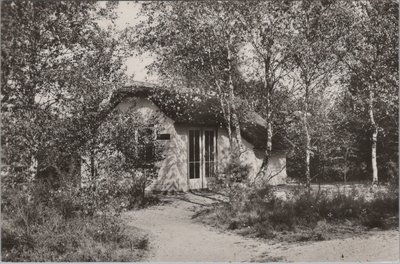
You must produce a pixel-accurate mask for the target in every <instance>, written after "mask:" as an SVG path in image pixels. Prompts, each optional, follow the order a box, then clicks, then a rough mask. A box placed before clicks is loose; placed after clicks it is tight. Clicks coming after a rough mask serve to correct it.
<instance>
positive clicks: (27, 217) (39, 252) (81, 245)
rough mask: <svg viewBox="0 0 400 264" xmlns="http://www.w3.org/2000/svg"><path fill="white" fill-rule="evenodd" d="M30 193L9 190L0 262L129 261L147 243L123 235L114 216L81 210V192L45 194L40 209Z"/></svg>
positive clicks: (105, 211) (120, 225) (112, 214)
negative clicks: (10, 191) (46, 197)
mask: <svg viewBox="0 0 400 264" xmlns="http://www.w3.org/2000/svg"><path fill="white" fill-rule="evenodd" d="M35 191H37V190H36V189H35V188H33V189H32V190H31V193H33V195H31V196H29V195H27V193H26V192H21V191H18V190H15V191H14V195H12V196H10V197H8V201H7V204H6V205H5V206H4V208H3V209H4V210H3V214H2V228H1V235H2V241H1V242H2V257H3V260H4V261H135V260H139V259H140V256H141V255H142V254H143V250H144V249H146V247H147V243H148V241H147V238H146V237H142V236H141V237H135V234H128V233H127V231H129V230H125V228H124V225H123V223H122V222H121V220H120V219H119V218H118V217H117V215H118V214H115V213H113V212H110V211H107V210H102V211H97V212H92V213H89V212H88V211H87V210H85V209H84V208H86V206H85V204H81V203H80V202H81V201H84V200H85V199H82V195H81V196H79V195H78V194H82V193H81V192H79V191H73V190H72V189H71V190H68V189H64V190H62V191H61V190H60V191H56V192H49V196H50V197H51V199H50V200H48V201H46V203H44V202H42V201H40V200H36V199H34V198H32V197H39V196H38V194H37V193H35ZM40 192H41V189H40V190H39V193H40ZM86 195H87V194H86Z"/></svg>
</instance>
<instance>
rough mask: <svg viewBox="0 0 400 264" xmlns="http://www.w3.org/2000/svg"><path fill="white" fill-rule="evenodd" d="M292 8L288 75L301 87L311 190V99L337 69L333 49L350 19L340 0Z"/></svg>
mask: <svg viewBox="0 0 400 264" xmlns="http://www.w3.org/2000/svg"><path fill="white" fill-rule="evenodd" d="M295 10H296V11H295V12H296V14H295V17H296V18H295V21H294V27H295V37H294V39H293V44H292V48H293V50H292V55H291V62H292V63H293V65H294V66H295V69H294V71H293V73H292V74H291V75H290V77H291V78H292V79H293V80H294V81H296V82H297V83H298V87H299V88H300V90H301V94H300V96H301V98H302V104H301V109H299V111H298V117H299V119H300V120H301V123H302V127H303V135H304V148H305V149H304V152H305V179H306V186H307V188H308V190H310V184H311V175H310V161H311V155H312V153H313V147H312V144H311V139H312V133H313V131H312V130H313V129H312V127H310V118H312V114H311V113H312V110H313V109H312V108H313V102H312V101H313V99H314V98H317V97H316V96H317V95H318V94H321V93H322V94H324V90H325V89H326V87H328V86H330V85H332V81H333V79H334V77H335V74H338V73H339V72H338V69H339V61H340V57H339V56H337V55H336V53H335V52H334V51H335V50H341V49H343V37H344V36H343V32H344V29H345V28H346V26H347V25H348V23H349V21H348V19H346V16H342V13H343V12H344V7H343V5H342V3H340V2H324V1H301V2H298V3H297V6H296V7H295ZM317 100H318V99H317Z"/></svg>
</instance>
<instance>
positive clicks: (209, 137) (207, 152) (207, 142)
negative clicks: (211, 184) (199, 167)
mask: <svg viewBox="0 0 400 264" xmlns="http://www.w3.org/2000/svg"><path fill="white" fill-rule="evenodd" d="M204 158H205V164H204V165H205V166H204V167H205V176H206V177H211V176H212V175H213V173H214V131H210V130H208V131H205V132H204Z"/></svg>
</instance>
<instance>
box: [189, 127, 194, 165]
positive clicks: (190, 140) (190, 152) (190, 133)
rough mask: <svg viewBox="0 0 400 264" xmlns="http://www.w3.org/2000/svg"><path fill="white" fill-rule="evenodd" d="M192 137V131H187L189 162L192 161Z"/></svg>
mask: <svg viewBox="0 0 400 264" xmlns="http://www.w3.org/2000/svg"><path fill="white" fill-rule="evenodd" d="M193 143H194V137H193V130H189V162H190V161H193V160H194V149H193V146H194V144H193Z"/></svg>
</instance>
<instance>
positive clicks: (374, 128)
mask: <svg viewBox="0 0 400 264" xmlns="http://www.w3.org/2000/svg"><path fill="white" fill-rule="evenodd" d="M373 102H374V93H373V91H372V89H371V88H370V91H369V117H370V122H371V126H372V149H371V166H372V183H373V184H375V183H378V166H377V164H376V144H377V142H378V127H377V125H376V123H375V118H374V105H373Z"/></svg>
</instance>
